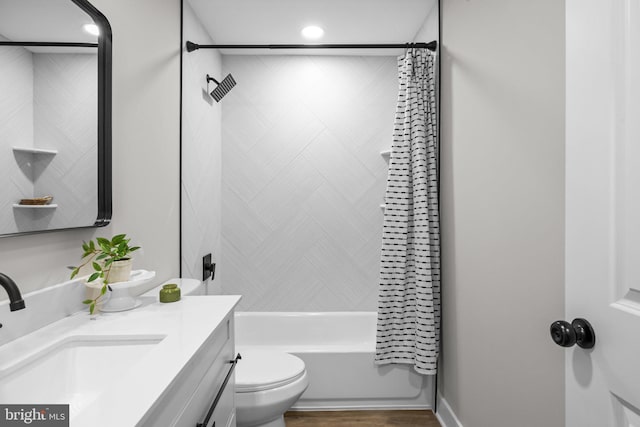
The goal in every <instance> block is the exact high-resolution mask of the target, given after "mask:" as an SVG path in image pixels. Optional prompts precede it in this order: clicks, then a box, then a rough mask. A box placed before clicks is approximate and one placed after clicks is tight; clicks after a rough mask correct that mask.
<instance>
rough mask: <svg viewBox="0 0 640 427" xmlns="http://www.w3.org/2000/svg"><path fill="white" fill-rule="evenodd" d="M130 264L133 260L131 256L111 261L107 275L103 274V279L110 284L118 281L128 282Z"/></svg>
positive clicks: (131, 264)
mask: <svg viewBox="0 0 640 427" xmlns="http://www.w3.org/2000/svg"><path fill="white" fill-rule="evenodd" d="M132 266H133V260H132V259H131V258H129V259H123V260H120V261H114V262H112V263H111V270H109V273H108V276H105V280H106V281H107V283H109V284H110V285H111V284H113V283H118V282H128V281H129V278H130V276H131V267H132Z"/></svg>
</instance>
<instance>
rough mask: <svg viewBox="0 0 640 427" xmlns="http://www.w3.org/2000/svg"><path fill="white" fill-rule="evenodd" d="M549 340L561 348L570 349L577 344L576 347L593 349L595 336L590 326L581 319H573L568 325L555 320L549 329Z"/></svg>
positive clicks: (562, 321)
mask: <svg viewBox="0 0 640 427" xmlns="http://www.w3.org/2000/svg"><path fill="white" fill-rule="evenodd" d="M549 332H550V333H551V339H552V340H553V342H555V343H556V344H558V345H559V346H561V347H571V346H573V345H574V344H578V347H582V348H593V346H594V345H595V343H596V334H595V332H594V331H593V328H592V327H591V324H590V323H589V322H588V321H587V320H585V319H581V318H577V319H573V322H571V323H569V322H566V321H564V320H556V321H555V322H553V323H552V324H551V327H550V328H549Z"/></svg>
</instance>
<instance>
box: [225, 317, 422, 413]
mask: <svg viewBox="0 0 640 427" xmlns="http://www.w3.org/2000/svg"><path fill="white" fill-rule="evenodd" d="M235 332H236V346H237V348H236V350H237V351H238V352H240V353H241V354H242V349H243V348H246V347H260V348H264V347H269V348H272V349H279V350H282V351H286V352H288V353H292V354H295V355H296V356H298V357H300V358H301V359H302V360H304V362H305V364H306V367H307V372H308V374H309V379H310V385H309V388H308V389H307V391H306V392H305V393H304V394H303V395H302V397H301V398H300V400H299V401H298V402H297V403H296V404H295V405H294V406H293V408H294V409H297V410H332V409H378V408H386V409H426V408H431V407H432V401H433V399H432V396H433V377H429V376H427V377H425V376H422V375H418V374H417V373H415V371H413V368H412V367H410V366H408V365H385V366H377V365H375V364H374V363H373V360H374V354H375V346H376V344H375V337H376V313H375V312H327V313H296V312H264V313H262V312H238V313H236V318H235Z"/></svg>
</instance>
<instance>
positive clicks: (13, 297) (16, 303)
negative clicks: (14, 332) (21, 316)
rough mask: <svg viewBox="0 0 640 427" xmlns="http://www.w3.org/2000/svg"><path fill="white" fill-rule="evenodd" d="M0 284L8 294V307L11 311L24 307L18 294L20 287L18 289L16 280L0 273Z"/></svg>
mask: <svg viewBox="0 0 640 427" xmlns="http://www.w3.org/2000/svg"><path fill="white" fill-rule="evenodd" d="M0 285H2V287H3V288H4V290H5V291H7V294H9V301H10V302H9V309H10V310H11V311H16V310H22V309H23V308H24V300H23V299H22V295H20V289H18V285H16V282H14V281H13V280H11V278H10V277H9V276H7V275H5V274H2V273H0Z"/></svg>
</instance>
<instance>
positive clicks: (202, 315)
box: [0, 295, 240, 427]
mask: <svg viewBox="0 0 640 427" xmlns="http://www.w3.org/2000/svg"><path fill="white" fill-rule="evenodd" d="M239 300H240V296H236V295H215V296H213V295H212V296H191V297H189V296H187V297H183V298H182V300H180V301H178V302H175V303H169V304H161V303H159V302H153V303H151V304H149V305H145V306H143V307H140V308H138V309H135V310H131V311H126V312H120V313H103V314H100V315H98V316H89V314H88V313H87V312H86V311H83V312H79V313H76V314H74V315H71V316H69V317H65V318H64V319H62V320H59V321H57V322H55V323H52V324H50V325H47V326H45V327H44V328H41V329H38V330H36V331H34V332H32V333H30V334H28V335H25V336H23V337H21V338H19V339H17V340H14V341H11V342H9V343H8V344H5V345H3V346H1V347H0V375H2V373H3V372H6V370H7V369H10V368H11V366H12V365H14V364H15V361H16V360H20V359H24V358H25V357H28V355H29V354H36V353H38V352H42V350H43V349H46V348H47V347H49V346H51V345H52V344H53V343H55V342H58V341H59V340H60V339H64V338H65V337H72V336H78V335H80V336H87V337H100V336H103V337H127V336H140V335H147V336H158V337H163V336H164V338H163V339H162V341H161V342H159V343H157V344H153V346H152V348H151V349H150V350H149V352H148V353H146V354H145V355H144V356H141V357H140V358H139V359H138V360H131V361H130V363H129V364H128V366H127V367H126V368H125V369H123V370H122V372H121V374H122V375H119V377H118V378H116V379H114V380H113V381H109V382H107V383H106V384H105V388H104V390H101V393H100V394H99V395H98V396H97V398H95V399H93V400H92V401H91V402H84V403H83V404H82V407H81V408H79V410H77V409H74V407H73V404H72V408H71V420H70V421H71V424H70V425H72V426H92V427H101V426H104V427H113V426H119V427H126V426H135V425H136V423H137V422H138V421H140V420H141V419H142V417H143V416H144V414H145V413H146V412H147V411H148V410H149V408H150V407H151V406H152V405H153V404H154V402H156V400H158V398H159V397H160V396H161V395H162V393H163V391H164V390H165V389H166V388H167V387H168V386H169V385H170V384H171V382H172V381H173V380H174V379H175V378H176V376H177V375H178V373H179V372H180V370H181V369H182V368H183V367H184V366H185V365H186V364H187V362H189V360H191V359H192V357H193V356H194V355H195V354H196V352H197V351H198V350H199V349H200V347H201V346H202V344H203V343H204V342H205V341H206V340H207V338H208V337H209V336H210V335H211V334H212V332H213V331H214V330H215V329H216V327H217V326H218V325H219V324H220V322H221V321H222V320H223V319H224V318H225V317H226V316H227V314H229V312H231V311H232V310H233V309H234V307H235V306H236V304H237V303H238V301H239ZM102 363H109V361H108V360H96V370H98V369H100V365H101V364H102ZM43 381H45V382H46V379H45V378H43ZM33 386H34V387H38V384H34V385H33ZM60 386H61V387H64V385H63V384H61V385H60ZM0 399H1V400H2V401H0V403H3V404H8V403H20V404H54V403H70V402H55V401H49V402H25V401H24V400H23V399H21V401H20V402H11V401H7V400H11V392H10V390H6V391H0Z"/></svg>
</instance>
